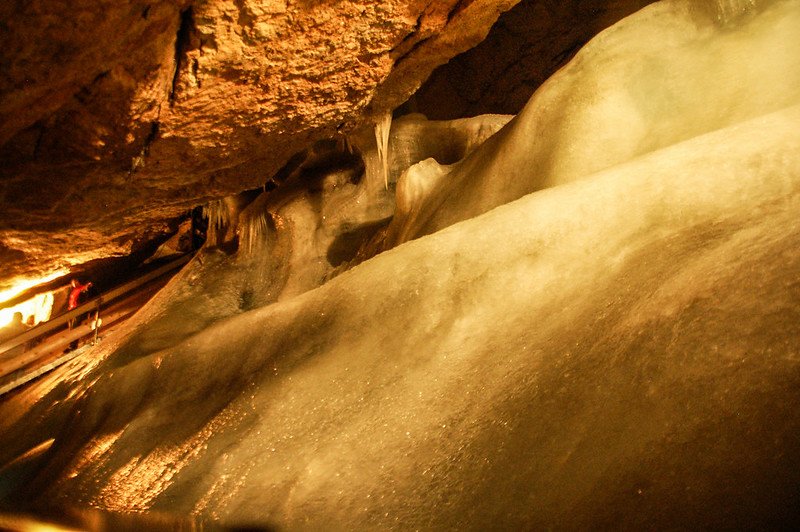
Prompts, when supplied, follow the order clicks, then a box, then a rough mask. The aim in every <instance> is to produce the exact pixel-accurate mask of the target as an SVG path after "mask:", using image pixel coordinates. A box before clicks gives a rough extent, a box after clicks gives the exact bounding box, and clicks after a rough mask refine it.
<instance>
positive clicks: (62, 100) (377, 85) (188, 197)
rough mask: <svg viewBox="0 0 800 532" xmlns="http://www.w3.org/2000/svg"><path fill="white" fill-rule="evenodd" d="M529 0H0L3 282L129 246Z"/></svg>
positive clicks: (399, 90) (406, 92) (406, 81)
mask: <svg viewBox="0 0 800 532" xmlns="http://www.w3.org/2000/svg"><path fill="white" fill-rule="evenodd" d="M517 1H518V0H442V1H437V2H430V1H428V0H390V1H384V2H373V1H368V0H349V1H336V0H294V1H289V0H206V1H197V2H194V3H192V2H190V1H187V0H183V1H177V2H173V1H169V2H168V1H157V0H156V1H153V0H135V1H132V2H125V3H120V2H112V1H110V0H102V1H99V2H98V1H96V0H95V1H91V2H89V1H87V0H78V1H69V2H67V1H65V0H35V1H32V2H22V1H21V0H18V1H12V2H5V3H3V4H2V6H0V205H2V208H1V209H0V264H2V266H3V272H2V274H0V279H4V281H3V280H0V288H2V287H3V286H2V285H4V284H5V285H8V283H9V281H11V280H12V278H13V277H14V276H15V275H19V274H27V275H31V274H36V273H44V272H45V271H47V270H52V269H54V268H56V267H58V266H64V265H67V264H74V263H78V262H82V261H85V260H88V259H90V258H94V257H97V256H102V255H107V254H109V253H123V252H125V251H127V250H129V249H130V248H131V246H133V245H135V243H136V241H137V240H143V239H147V238H149V237H150V236H151V235H152V234H155V233H159V232H162V231H163V230H164V229H165V228H166V226H165V222H166V221H167V220H169V219H171V218H174V217H175V216H176V215H179V214H180V213H181V212H183V211H184V210H185V209H186V208H188V207H190V206H192V205H196V204H198V203H202V202H204V201H207V200H208V199H211V198H214V197H219V196H223V195H226V194H229V193H232V192H237V191H241V190H243V189H246V188H252V187H256V186H259V185H261V184H263V183H264V182H265V180H266V179H267V178H268V177H270V176H271V175H272V174H273V173H274V172H275V171H276V170H278V169H279V168H280V167H281V166H282V165H283V164H284V163H285V161H286V160H287V159H288V158H289V157H290V156H291V155H292V154H294V153H296V152H298V151H300V150H302V149H303V148H304V147H306V146H308V145H309V144H310V143H311V142H312V141H314V140H317V139H320V138H324V137H331V136H335V135H336V134H337V133H346V132H348V131H350V130H351V129H352V128H354V127H355V126H357V125H358V124H359V123H364V122H368V121H369V120H370V117H371V116H374V115H377V114H380V113H382V112H385V111H386V110H387V109H391V108H394V107H396V106H398V105H399V104H401V103H402V102H403V101H405V100H406V99H407V98H408V97H409V96H410V95H411V94H412V93H413V92H414V91H415V90H416V89H417V88H418V87H419V85H420V84H421V83H422V82H423V81H424V80H425V79H426V78H427V76H428V75H429V74H430V72H431V71H432V70H433V69H434V68H435V67H436V66H438V65H439V64H442V63H444V62H445V61H447V60H448V59H449V58H451V57H453V56H455V55H456V54H459V53H461V52H463V51H465V50H467V49H469V48H470V47H472V46H475V45H476V44H477V43H478V42H480V41H481V40H482V39H483V38H484V37H485V35H486V33H487V32H488V30H489V28H490V27H491V25H492V24H493V23H494V21H495V20H496V19H497V17H498V16H499V15H500V13H501V12H503V11H505V10H507V9H509V8H510V7H512V6H513V5H514V4H515V3H516V2H517Z"/></svg>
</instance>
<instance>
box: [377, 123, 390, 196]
mask: <svg viewBox="0 0 800 532" xmlns="http://www.w3.org/2000/svg"><path fill="white" fill-rule="evenodd" d="M391 129H392V113H391V112H387V113H386V114H384V115H383V116H382V117H381V118H380V120H378V123H377V124H375V141H376V142H377V144H378V160H379V161H380V168H381V172H382V173H383V186H384V188H385V189H386V190H388V189H389V132H390V131H391Z"/></svg>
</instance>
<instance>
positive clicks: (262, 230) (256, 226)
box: [239, 212, 267, 253]
mask: <svg viewBox="0 0 800 532" xmlns="http://www.w3.org/2000/svg"><path fill="white" fill-rule="evenodd" d="M266 240H267V214H266V213H265V212H258V213H255V214H252V215H247V216H242V217H241V218H240V219H239V250H246V251H247V253H252V252H253V249H254V248H255V247H256V246H257V245H259V244H261V243H262V242H265V241H266Z"/></svg>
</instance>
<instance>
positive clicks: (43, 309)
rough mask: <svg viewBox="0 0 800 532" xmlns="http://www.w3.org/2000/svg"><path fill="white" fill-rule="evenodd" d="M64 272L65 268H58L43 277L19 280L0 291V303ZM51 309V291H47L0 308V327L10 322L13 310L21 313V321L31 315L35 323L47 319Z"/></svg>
mask: <svg viewBox="0 0 800 532" xmlns="http://www.w3.org/2000/svg"><path fill="white" fill-rule="evenodd" d="M66 273H67V271H66V270H58V271H56V272H54V273H51V274H50V275H47V276H45V277H37V278H28V279H25V280H23V281H20V282H18V283H17V284H15V285H14V286H13V287H12V288H9V289H7V290H3V291H1V292H0V304H3V303H4V302H6V301H8V300H10V299H12V298H14V297H16V296H18V295H19V294H21V293H23V292H24V291H25V290H28V289H29V288H33V287H34V286H38V285H40V284H44V283H47V282H50V281H52V280H53V279H57V278H59V277H61V276H62V275H65V274H66ZM52 310H53V293H52V292H47V293H44V294H39V295H37V296H35V297H32V298H31V299H29V300H27V301H24V302H22V303H19V304H18V305H14V306H13V307H7V308H3V309H0V327H5V326H6V325H8V324H9V323H11V320H12V318H13V316H14V313H15V312H21V313H22V316H23V321H26V320H27V319H28V318H29V317H30V316H33V318H34V324H37V323H41V322H43V321H46V320H48V319H49V318H50V313H51V312H52Z"/></svg>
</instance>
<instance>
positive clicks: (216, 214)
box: [203, 200, 232, 243]
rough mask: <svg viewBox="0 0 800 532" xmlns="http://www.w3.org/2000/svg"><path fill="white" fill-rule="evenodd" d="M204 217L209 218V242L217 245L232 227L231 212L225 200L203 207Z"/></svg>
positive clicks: (215, 201)
mask: <svg viewBox="0 0 800 532" xmlns="http://www.w3.org/2000/svg"><path fill="white" fill-rule="evenodd" d="M203 216H204V217H206V218H208V233H207V242H213V243H217V242H218V240H219V239H220V238H221V236H222V235H223V234H224V232H225V231H226V229H227V228H228V227H229V226H230V225H231V222H232V220H231V212H230V209H229V208H228V205H227V204H226V202H225V200H214V201H212V202H209V203H208V204H207V205H205V206H203Z"/></svg>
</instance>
